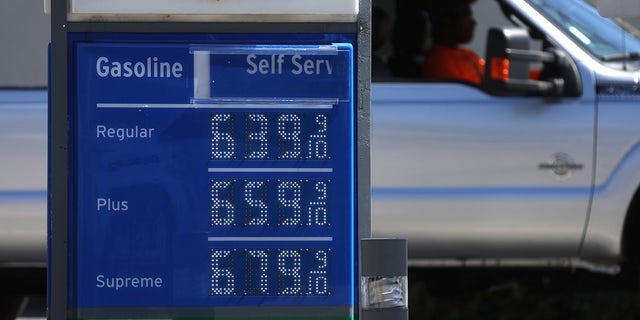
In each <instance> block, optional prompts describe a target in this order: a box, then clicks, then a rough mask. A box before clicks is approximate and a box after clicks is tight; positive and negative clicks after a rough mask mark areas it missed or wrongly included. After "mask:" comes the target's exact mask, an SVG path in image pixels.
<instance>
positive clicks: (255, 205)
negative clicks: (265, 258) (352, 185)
mask: <svg viewBox="0 0 640 320" xmlns="http://www.w3.org/2000/svg"><path fill="white" fill-rule="evenodd" d="M329 186H330V180H315V179H246V180H235V179H220V180H212V181H211V226H212V227H233V226H237V225H242V226H248V227H266V226H283V227H302V226H308V227H328V226H330V217H329V212H328V209H327V203H328V198H329Z"/></svg>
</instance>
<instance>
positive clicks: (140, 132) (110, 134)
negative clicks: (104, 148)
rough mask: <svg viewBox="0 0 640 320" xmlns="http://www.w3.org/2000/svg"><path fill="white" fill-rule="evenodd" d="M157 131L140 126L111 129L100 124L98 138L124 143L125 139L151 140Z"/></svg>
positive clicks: (97, 132) (97, 129) (97, 128)
mask: <svg viewBox="0 0 640 320" xmlns="http://www.w3.org/2000/svg"><path fill="white" fill-rule="evenodd" d="M155 130H156V129H155V128H142V127H139V126H135V127H132V128H110V127H107V126H105V125H103V124H99V125H97V126H96V138H108V139H117V140H118V141H124V140H125V139H150V138H151V137H152V136H153V132H154V131H155Z"/></svg>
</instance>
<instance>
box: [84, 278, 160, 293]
mask: <svg viewBox="0 0 640 320" xmlns="http://www.w3.org/2000/svg"><path fill="white" fill-rule="evenodd" d="M163 285H164V281H163V280H162V278H160V277H155V278H154V277H107V276H105V275H103V274H99V275H98V276H96V287H97V288H107V289H112V290H115V291H118V290H121V289H129V288H162V286H163Z"/></svg>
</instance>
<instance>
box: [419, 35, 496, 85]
mask: <svg viewBox="0 0 640 320" xmlns="http://www.w3.org/2000/svg"><path fill="white" fill-rule="evenodd" d="M422 75H423V76H424V77H426V78H437V79H450V80H461V81H468V82H471V83H475V84H480V82H481V81H482V78H483V77H484V59H481V58H480V57H478V55H477V54H476V53H475V52H473V50H470V49H466V48H450V47H446V46H443V45H439V44H434V45H433V46H432V47H431V48H430V49H429V51H427V53H426V56H425V60H424V64H423V65H422Z"/></svg>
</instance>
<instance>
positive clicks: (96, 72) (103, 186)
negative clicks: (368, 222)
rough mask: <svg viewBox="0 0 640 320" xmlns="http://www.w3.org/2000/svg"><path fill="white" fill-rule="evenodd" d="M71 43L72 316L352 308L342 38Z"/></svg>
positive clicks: (347, 48) (330, 312)
mask: <svg viewBox="0 0 640 320" xmlns="http://www.w3.org/2000/svg"><path fill="white" fill-rule="evenodd" d="M74 50H75V53H74V54H75V56H76V65H75V68H76V71H75V73H76V74H75V78H76V81H77V86H76V88H77V90H76V92H75V95H74V102H75V106H76V107H75V110H74V119H73V121H74V123H75V132H73V136H74V137H75V139H74V140H75V141H74V142H73V144H72V145H74V146H75V150H74V154H75V160H74V161H75V163H76V166H75V172H74V177H75V181H74V183H75V186H76V189H75V193H74V199H75V201H74V202H75V210H76V212H77V214H75V215H74V216H73V217H72V219H71V222H70V223H71V225H70V230H74V232H73V234H72V239H71V241H72V242H73V243H75V246H74V247H73V249H72V250H70V253H71V254H70V261H72V265H73V268H72V269H73V272H74V276H73V277H71V278H72V279H73V281H74V282H75V283H74V285H73V288H74V289H73V290H72V292H71V295H70V301H71V303H72V306H71V307H73V308H76V309H77V310H78V317H79V318H85V319H90V318H110V317H112V318H117V317H121V316H123V315H126V316H131V315H133V316H136V317H138V318H145V316H147V315H149V314H151V315H152V316H153V317H155V318H163V317H165V318H172V317H194V316H195V317H205V318H206V317H210V318H215V319H223V318H224V319H226V318H229V317H230V318H233V317H251V318H260V317H265V318H268V317H273V316H283V317H286V316H309V319H316V318H317V319H325V318H331V319H351V318H352V317H353V313H354V311H353V309H354V305H355V304H354V299H355V293H354V286H355V285H354V277H356V270H355V258H354V255H355V252H354V251H355V249H354V243H355V237H356V235H355V221H354V220H355V203H354V194H355V192H356V190H355V186H354V177H355V173H354V171H355V168H354V150H355V146H354V141H355V140H354V139H355V138H354V121H355V120H354V112H355V111H354V99H353V91H354V89H353V69H354V67H353V48H352V46H351V45H350V44H329V45H291V46H286V45H246V44H243V45H228V44H226V45H202V44H197V45H192V44H184V43H145V44H132V43H88V42H87V43H77V44H76V45H75V48H74ZM269 319H271V318H269ZM305 319H306V318H305Z"/></svg>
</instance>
